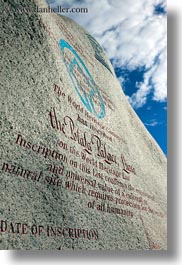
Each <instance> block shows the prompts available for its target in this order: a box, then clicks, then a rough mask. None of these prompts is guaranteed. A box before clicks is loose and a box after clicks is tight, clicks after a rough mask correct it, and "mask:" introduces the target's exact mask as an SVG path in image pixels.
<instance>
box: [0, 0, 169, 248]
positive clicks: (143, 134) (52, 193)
mask: <svg viewBox="0 0 182 265" xmlns="http://www.w3.org/2000/svg"><path fill="white" fill-rule="evenodd" d="M1 2H2V8H5V9H6V8H9V12H5V11H4V12H3V14H2V16H1V20H2V21H1V24H0V25H1V37H2V42H1V45H2V47H1V49H0V53H1V54H0V56H1V77H0V80H1V92H0V93H1V97H0V104H1V117H0V124H1V148H0V151H1V156H0V181H1V185H0V196H1V197H0V222H1V223H0V249H125V250H128V249H138V250H142V249H166V248H167V228H166V226H167V224H166V223H167V220H166V215H167V198H166V195H167V177H166V158H165V156H164V155H163V153H162V152H161V150H160V148H159V147H158V145H157V144H156V143H155V141H154V140H153V138H152V137H151V136H150V134H149V133H148V132H147V130H146V129H145V127H144V126H143V124H142V123H141V121H140V120H139V119H138V117H137V116H136V114H135V112H134V111H133V109H132V108H131V106H130V105H129V103H128V101H127V99H126V97H125V95H124V94H123V92H122V90H121V87H120V84H119V82H118V81H117V79H116V77H115V74H114V70H113V68H112V66H111V64H110V62H109V61H108V59H107V58H106V55H105V53H104V51H103V49H102V48H101V47H100V45H99V44H98V43H97V42H96V41H95V39H94V38H93V37H92V36H90V35H89V34H88V33H87V32H86V31H85V30H84V29H83V28H81V27H80V26H79V25H77V24H76V23H75V22H73V21H71V20H70V19H68V18H66V17H63V16H59V15H56V14H54V13H32V12H29V13H28V12H23V13H21V14H19V13H18V12H17V10H15V8H18V7H29V8H34V7H35V4H36V5H38V7H39V8H40V7H45V6H46V5H45V3H44V2H42V1H36V2H35V1H23V0H14V1H6V2H4V1H1ZM27 2H28V3H27ZM39 11H40V9H39Z"/></svg>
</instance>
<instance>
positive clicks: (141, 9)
mask: <svg viewBox="0 0 182 265" xmlns="http://www.w3.org/2000/svg"><path fill="white" fill-rule="evenodd" d="M52 2H53V1H52ZM158 4H160V5H161V6H163V8H165V9H166V1H165V0H148V1H146V0H135V1H133V0H118V1H115V0H99V1H96V0H94V1H93V0H83V1H76V0H64V1H61V0H55V1H54V5H61V6H65V7H68V6H71V7H87V8H88V9H89V13H87V14H75V15H74V14H71V15H70V14H69V16H71V17H72V18H73V19H74V20H75V21H77V22H78V23H79V24H81V25H83V26H84V27H85V28H86V29H87V30H88V31H89V32H90V33H91V34H93V35H94V36H95V37H96V39H97V40H98V41H99V43H100V44H101V45H102V46H103V47H104V48H105V50H106V52H107V55H108V56H109V58H110V59H112V61H113V64H114V67H116V66H117V67H123V66H124V67H127V69H128V70H135V69H137V68H138V67H141V66H145V68H146V72H145V74H144V81H143V83H139V84H137V88H138V90H137V91H136V93H134V94H133V95H132V96H131V97H130V98H129V101H130V103H131V104H132V105H133V106H134V107H135V108H139V107H141V106H143V105H144V104H145V103H146V102H147V96H148V94H149V93H151V92H152V93H153V100H155V101H159V102H162V101H165V100H166V97H167V84H166V83H167V81H166V72H167V70H166V67H167V59H166V58H167V55H166V43H167V41H166V32H167V27H166V23H167V22H166V21H167V19H166V16H165V15H155V14H154V6H156V5H158ZM122 82H123V79H122V77H121V84H122Z"/></svg>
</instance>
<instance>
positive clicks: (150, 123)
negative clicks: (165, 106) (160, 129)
mask: <svg viewBox="0 0 182 265" xmlns="http://www.w3.org/2000/svg"><path fill="white" fill-rule="evenodd" d="M144 124H145V125H146V126H149V127H154V126H157V125H160V124H161V122H158V121H157V120H155V119H152V120H150V121H149V122H145V123H144Z"/></svg>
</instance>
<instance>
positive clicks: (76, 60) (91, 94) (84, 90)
mask: <svg viewBox="0 0 182 265" xmlns="http://www.w3.org/2000/svg"><path fill="white" fill-rule="evenodd" d="M59 47H60V49H61V53H62V56H63V60H64V64H65V66H66V68H67V71H68V73H69V76H70V78H71V81H72V83H73V85H74V88H75V90H76V92H77V94H78V96H79V97H80V99H81V101H82V103H83V104H84V105H85V107H86V108H87V110H88V111H89V112H91V113H92V114H94V115H95V116H96V117H97V118H99V119H101V118H103V117H104V116H105V105H104V101H103V99H102V96H101V94H100V92H99V90H98V87H97V85H96V84H95V82H94V80H93V78H92V76H91V74H90V72H89V71H88V69H87V67H86V66H85V64H84V62H83V61H82V59H81V58H80V56H79V55H78V54H77V52H76V51H75V50H74V49H73V47H72V46H71V45H70V44H69V43H68V42H66V41H65V40H63V39H60V41H59Z"/></svg>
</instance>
